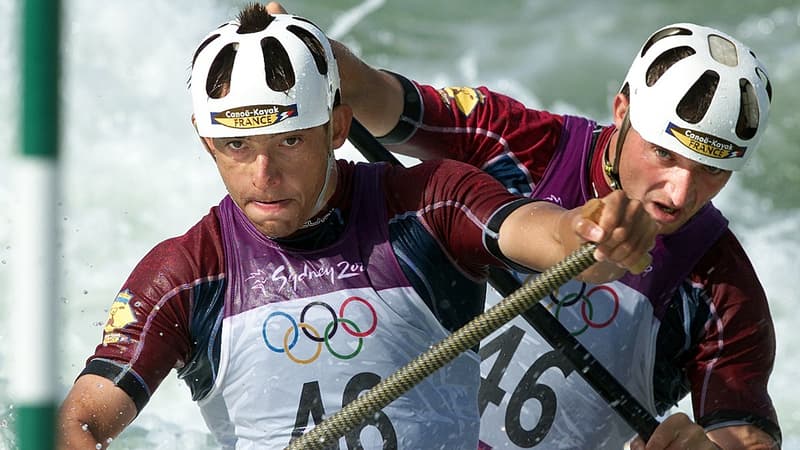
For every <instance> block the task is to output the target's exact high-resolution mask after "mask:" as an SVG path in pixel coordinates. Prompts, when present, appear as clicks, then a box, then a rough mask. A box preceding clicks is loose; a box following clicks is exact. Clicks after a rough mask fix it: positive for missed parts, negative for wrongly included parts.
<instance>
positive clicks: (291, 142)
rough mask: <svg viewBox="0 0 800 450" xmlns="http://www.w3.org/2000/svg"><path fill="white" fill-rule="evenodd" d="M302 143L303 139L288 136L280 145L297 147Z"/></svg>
mask: <svg viewBox="0 0 800 450" xmlns="http://www.w3.org/2000/svg"><path fill="white" fill-rule="evenodd" d="M302 143H303V139H302V138H301V137H299V136H288V137H286V138H284V139H283V142H281V145H284V146H286V147H297V146H299V145H300V144H302Z"/></svg>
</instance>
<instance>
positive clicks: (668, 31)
mask: <svg viewBox="0 0 800 450" xmlns="http://www.w3.org/2000/svg"><path fill="white" fill-rule="evenodd" d="M691 35H692V31H691V30H687V29H686V28H681V27H669V28H664V29H663V30H660V31H658V32H657V33H655V34H654V35H652V36H650V39H648V40H647V42H646V43H645V44H644V46H642V55H641V56H644V55H645V54H646V53H647V51H648V50H650V47H652V46H653V44H655V43H656V42H658V41H660V40H661V39H664V38H666V37H670V36H691Z"/></svg>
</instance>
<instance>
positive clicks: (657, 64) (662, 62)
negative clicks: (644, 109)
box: [645, 46, 695, 87]
mask: <svg viewBox="0 0 800 450" xmlns="http://www.w3.org/2000/svg"><path fill="white" fill-rule="evenodd" d="M694 54H695V51H694V49H693V48H691V47H685V46H684V47H675V48H671V49H669V50H667V51H665V52H664V53H662V54H660V55H658V58H656V59H655V60H653V63H652V64H650V67H648V68H647V74H646V79H645V82H646V83H647V86H648V87H652V86H653V85H654V84H656V82H657V81H658V80H659V78H661V76H662V75H664V73H665V72H666V71H667V70H668V69H669V68H670V67H672V66H673V65H675V63H677V62H678V61H680V60H682V59H684V58H687V57H689V56H692V55H694Z"/></svg>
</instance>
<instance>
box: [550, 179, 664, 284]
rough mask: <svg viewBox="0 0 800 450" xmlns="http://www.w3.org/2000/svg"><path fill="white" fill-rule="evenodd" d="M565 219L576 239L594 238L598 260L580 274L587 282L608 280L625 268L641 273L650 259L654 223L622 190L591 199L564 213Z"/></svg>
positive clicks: (623, 271) (640, 206)
mask: <svg viewBox="0 0 800 450" xmlns="http://www.w3.org/2000/svg"><path fill="white" fill-rule="evenodd" d="M566 218H567V222H568V223H569V224H570V228H571V229H572V232H574V233H575V235H576V237H577V238H578V239H581V240H583V241H589V242H594V243H595V244H597V249H596V250H595V252H594V257H595V259H597V261H598V264H595V265H593V266H592V267H591V268H589V269H588V270H586V271H585V272H584V273H582V274H581V277H580V278H581V279H583V280H585V281H591V282H602V281H609V280H613V279H616V278H619V277H621V276H622V275H623V274H624V273H625V271H629V272H631V273H634V274H638V273H641V272H642V271H643V270H644V269H645V268H646V267H647V266H648V265H649V264H650V262H651V260H652V258H651V256H650V254H649V251H650V250H651V249H652V248H653V246H654V245H655V237H656V235H657V233H658V228H659V226H658V224H657V223H656V221H655V220H653V218H652V217H651V216H650V215H649V214H648V213H647V211H645V209H644V206H643V205H642V203H641V202H639V201H637V200H632V199H630V198H628V197H627V196H626V195H625V193H624V192H623V191H614V192H612V193H611V194H609V195H607V196H606V197H604V198H602V199H599V200H598V199H592V200H590V201H589V202H587V203H586V204H585V205H583V206H581V207H579V208H575V209H572V210H570V211H568V212H567V213H566Z"/></svg>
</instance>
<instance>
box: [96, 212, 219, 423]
mask: <svg viewBox="0 0 800 450" xmlns="http://www.w3.org/2000/svg"><path fill="white" fill-rule="evenodd" d="M218 236H219V232H218V225H217V219H216V215H215V214H209V215H208V216H206V217H205V218H204V219H203V220H202V221H201V222H200V223H198V224H197V225H196V226H195V227H193V228H192V229H191V230H190V231H189V232H187V233H186V234H185V235H183V236H180V237H177V238H173V239H169V240H166V241H164V242H162V243H160V244H158V245H157V246H156V247H154V248H153V249H152V250H151V251H150V252H149V253H148V254H147V255H146V256H145V257H144V258H143V259H142V260H141V261H140V262H139V263H138V264H137V266H136V267H135V268H134V270H133V272H132V273H131V275H130V276H129V277H128V279H127V280H126V281H125V283H124V284H123V286H122V288H121V290H120V291H119V293H118V294H117V296H116V298H115V300H114V301H113V303H112V305H111V307H110V309H109V317H108V320H107V322H106V324H105V326H104V328H103V336H102V342H101V343H100V344H99V345H98V346H97V347H96V349H95V352H94V354H93V355H92V356H91V357H89V358H88V360H87V363H86V367H85V368H84V370H83V371H82V372H81V375H85V374H94V375H100V376H103V377H105V378H108V379H109V380H111V381H113V382H114V384H115V385H117V386H119V387H120V388H122V389H123V390H124V391H125V392H126V393H127V394H128V395H129V396H130V397H131V399H132V400H133V401H134V403H135V404H136V407H137V410H139V411H141V409H142V408H143V407H144V405H145V404H146V403H147V401H149V399H150V396H151V395H152V393H153V392H154V391H155V389H156V388H157V387H158V385H159V384H160V383H161V381H162V380H163V379H164V378H165V377H166V376H167V375H168V374H169V372H170V371H171V370H172V369H173V368H175V369H179V368H182V367H183V366H184V364H186V363H187V361H189V359H190V357H191V351H192V348H193V345H192V341H193V340H196V339H197V337H193V336H192V335H191V332H190V325H191V316H192V313H193V311H192V308H193V307H194V306H195V305H196V304H199V303H201V302H202V300H203V299H201V298H200V297H201V296H202V295H204V294H203V293H204V292H209V291H210V290H209V289H208V285H209V284H210V283H211V284H213V283H219V282H221V280H222V279H224V277H223V275H222V273H223V272H222V268H223V264H222V261H224V259H223V257H222V246H221V242H220V239H219V237H218Z"/></svg>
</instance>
